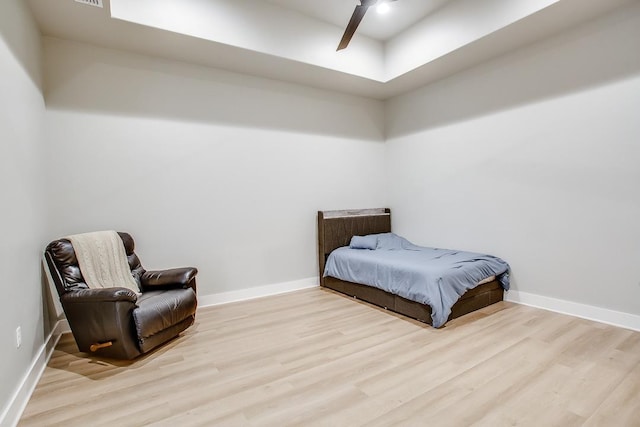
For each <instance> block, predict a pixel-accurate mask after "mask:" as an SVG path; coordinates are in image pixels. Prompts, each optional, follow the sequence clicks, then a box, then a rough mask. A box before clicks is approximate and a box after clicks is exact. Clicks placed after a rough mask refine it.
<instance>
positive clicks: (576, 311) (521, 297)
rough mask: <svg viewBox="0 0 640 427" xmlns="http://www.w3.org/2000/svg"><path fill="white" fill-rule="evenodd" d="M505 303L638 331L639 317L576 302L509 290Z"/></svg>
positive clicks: (639, 326)
mask: <svg viewBox="0 0 640 427" xmlns="http://www.w3.org/2000/svg"><path fill="white" fill-rule="evenodd" d="M505 301H510V302H514V303H516V304H522V305H528V306H531V307H536V308H542V309H544V310H549V311H555V312H556V313H562V314H568V315H570V316H575V317H580V318H582V319H587V320H593V321H595V322H600V323H606V324H608V325H613V326H619V327H621V328H626V329H631V330H634V331H640V316H639V315H637V314H631V313H624V312H621V311H615V310H609V309H607V308H601V307H595V306H592V305H586V304H580V303H577V302H572V301H566V300H561V299H557V298H550V297H545V296H542V295H536V294H530V293H528V292H520V291H515V290H510V291H508V292H506V293H505Z"/></svg>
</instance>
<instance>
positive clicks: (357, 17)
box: [336, 2, 369, 51]
mask: <svg viewBox="0 0 640 427" xmlns="http://www.w3.org/2000/svg"><path fill="white" fill-rule="evenodd" d="M362 3H363V5H362V6H356V9H355V10H354V11H353V15H351V19H350V20H349V24H348V25H347V29H346V30H344V35H343V36H342V40H340V44H339V45H338V49H336V51H338V50H342V49H344V48H345V47H347V46H348V45H349V42H350V41H351V37H353V34H354V33H355V32H356V29H357V28H358V25H360V22H361V21H362V18H364V14H365V13H367V9H369V4H368V2H362Z"/></svg>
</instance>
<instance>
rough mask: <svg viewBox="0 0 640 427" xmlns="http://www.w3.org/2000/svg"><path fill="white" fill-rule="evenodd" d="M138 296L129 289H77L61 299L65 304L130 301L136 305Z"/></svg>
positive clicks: (65, 294)
mask: <svg viewBox="0 0 640 427" xmlns="http://www.w3.org/2000/svg"><path fill="white" fill-rule="evenodd" d="M137 300H138V296H137V295H136V293H135V292H133V291H132V290H131V289H127V288H102V289H76V290H74V291H71V292H66V293H64V294H63V295H62V296H61V297H60V301H61V302H63V303H71V304H73V303H84V302H117V301H129V302H132V303H135V302H136V301H137Z"/></svg>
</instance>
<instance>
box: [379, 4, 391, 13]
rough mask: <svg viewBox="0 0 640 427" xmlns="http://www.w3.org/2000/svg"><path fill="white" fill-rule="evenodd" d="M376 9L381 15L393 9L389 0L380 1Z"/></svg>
mask: <svg viewBox="0 0 640 427" xmlns="http://www.w3.org/2000/svg"><path fill="white" fill-rule="evenodd" d="M376 10H377V11H378V13H379V14H380V15H384V14H385V13H388V12H389V11H390V10H391V6H389V3H387V2H383V3H380V4H379V5H378V7H376Z"/></svg>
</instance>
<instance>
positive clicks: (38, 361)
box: [0, 320, 69, 426]
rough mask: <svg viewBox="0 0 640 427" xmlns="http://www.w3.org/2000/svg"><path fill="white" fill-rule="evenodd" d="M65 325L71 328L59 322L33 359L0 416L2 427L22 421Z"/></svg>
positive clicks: (65, 322)
mask: <svg viewBox="0 0 640 427" xmlns="http://www.w3.org/2000/svg"><path fill="white" fill-rule="evenodd" d="M64 324H66V325H67V328H68V327H69V324H68V323H67V321H66V320H64V321H63V320H59V321H58V322H57V323H56V326H55V327H54V328H53V331H51V333H50V334H49V336H47V338H46V339H45V342H44V344H42V346H41V347H40V350H38V354H37V355H36V356H35V357H34V358H33V361H32V362H31V365H30V366H29V369H27V372H26V373H25V375H24V377H23V378H22V381H20V383H19V385H18V388H17V389H16V391H15V392H14V393H13V396H11V399H9V404H8V405H7V407H6V408H5V410H4V411H3V412H2V414H0V426H16V425H18V421H20V417H21V416H22V413H23V412H24V409H25V408H26V407H27V403H29V399H30V398H31V394H33V390H35V388H36V385H38V381H40V377H41V376H42V373H43V372H44V369H45V368H46V367H47V363H48V362H49V359H50V358H51V355H52V354H53V350H54V349H55V347H56V344H58V340H59V339H60V336H61V335H62V334H63V332H64Z"/></svg>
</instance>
